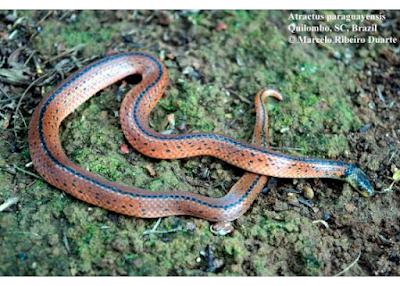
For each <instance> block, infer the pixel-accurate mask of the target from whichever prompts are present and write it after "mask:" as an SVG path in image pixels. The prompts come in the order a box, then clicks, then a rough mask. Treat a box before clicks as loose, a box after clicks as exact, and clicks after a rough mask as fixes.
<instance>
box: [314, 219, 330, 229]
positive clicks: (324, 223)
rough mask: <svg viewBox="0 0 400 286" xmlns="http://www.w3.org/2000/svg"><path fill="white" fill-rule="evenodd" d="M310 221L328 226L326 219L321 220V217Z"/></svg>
mask: <svg viewBox="0 0 400 286" xmlns="http://www.w3.org/2000/svg"><path fill="white" fill-rule="evenodd" d="M312 223H314V224H315V223H321V224H323V225H324V226H325V227H326V228H329V224H328V223H327V222H326V221H324V220H322V219H317V220H314V221H313V222H312Z"/></svg>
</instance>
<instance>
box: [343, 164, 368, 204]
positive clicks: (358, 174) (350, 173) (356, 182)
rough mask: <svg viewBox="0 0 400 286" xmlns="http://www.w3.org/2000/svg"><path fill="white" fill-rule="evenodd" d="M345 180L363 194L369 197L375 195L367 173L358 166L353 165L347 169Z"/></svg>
mask: <svg viewBox="0 0 400 286" xmlns="http://www.w3.org/2000/svg"><path fill="white" fill-rule="evenodd" d="M345 177H346V178H345V180H346V181H347V182H348V183H349V184H350V185H351V186H352V187H353V188H354V189H356V191H357V192H359V193H360V194H361V195H362V196H364V197H366V198H369V197H371V196H373V195H374V193H375V192H374V188H373V187H372V185H371V182H370V181H369V179H368V177H367V175H366V174H365V173H364V172H363V171H362V170H361V169H360V168H358V167H355V166H351V167H349V168H348V169H347V170H346V174H345Z"/></svg>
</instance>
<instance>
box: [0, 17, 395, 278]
mask: <svg viewBox="0 0 400 286" xmlns="http://www.w3.org/2000/svg"><path fill="white" fill-rule="evenodd" d="M291 13H294V14H301V15H307V14H313V13H314V14H321V15H335V14H336V15H340V14H345V15H381V16H382V15H383V16H384V19H381V20H379V19H377V20H364V21H361V20H357V19H354V20H351V21H350V22H345V20H341V19H338V20H336V21H334V22H332V24H343V23H350V24H355V23H358V24H365V25H371V24H377V29H378V31H377V32H372V34H371V33H370V32H357V33H355V32H351V31H349V32H341V33H340V35H343V34H345V35H347V36H349V37H352V36H357V37H367V36H368V35H375V36H381V37H396V38H397V39H400V32H399V31H400V29H399V28H400V12H399V11H296V12H295V11H198V10H190V11H0V138H1V140H0V205H4V204H9V206H8V207H5V209H4V210H2V211H1V212H0V275H72V276H75V275H136V276H142V275H153V276H156V275H157V276H160V275H161V276H163V275H182V276H183V275H186V276H187V275H193V276H278V275H285V276H298V275H318V276H323V275H329V276H330V275H338V274H339V275H345V276H348V275H353V276H366V275H371V276H398V275H400V204H399V202H400V182H398V180H399V178H398V177H399V176H400V175H399V171H398V169H400V72H399V71H400V47H399V44H398V43H397V44H376V43H359V44H302V43H293V44H290V43H289V42H288V37H289V36H290V35H291V34H290V33H289V31H288V25H290V24H291V23H293V22H296V23H297V26H301V25H302V24H308V25H310V24H319V23H321V22H318V21H315V20H304V19H297V20H293V19H291V18H290V16H291ZM299 34H300V35H310V33H309V32H300V33H299ZM317 34H318V33H317ZM320 35H328V36H334V35H339V33H338V32H334V31H332V32H324V33H321V34H320ZM125 51H146V52H149V53H151V54H153V55H154V56H157V57H159V58H161V59H162V60H163V61H164V63H165V64H166V66H167V68H168V73H169V75H170V82H171V83H170V86H169V87H168V90H167V91H166V95H165V96H164V97H163V99H162V100H161V101H160V103H159V104H158V105H157V107H156V108H155V110H154V111H153V112H152V114H151V118H150V124H151V126H152V128H154V129H155V130H157V131H160V132H161V131H165V130H168V129H170V128H171V123H170V121H168V118H171V115H172V116H174V118H175V126H176V128H175V130H174V132H175V133H190V132H199V131H204V132H215V133H220V134H226V135H229V136H232V137H235V138H238V139H241V140H246V141H249V140H250V139H251V135H252V131H253V127H254V122H255V111H254V104H253V99H254V95H255V93H256V92H257V90H259V89H261V88H263V87H266V86H271V87H274V88H276V89H277V90H279V91H280V92H282V94H283V95H284V97H285V98H284V101H283V102H279V103H278V102H277V101H274V100H270V101H268V108H269V115H270V139H271V148H272V149H273V150H277V151H281V152H284V153H289V154H294V155H300V156H308V157H315V158H329V159H335V160H341V161H345V162H350V163H353V164H356V165H358V166H359V167H360V168H362V169H363V170H364V171H365V172H366V173H367V175H368V176H369V178H370V179H371V181H372V183H373V186H374V188H375V191H376V195H375V196H374V197H371V198H364V197H361V196H360V195H359V194H358V193H357V192H356V191H354V190H353V189H352V188H351V187H350V186H349V185H348V184H346V183H343V182H341V181H337V180H327V179H307V180H303V179H301V180H297V179H278V178H270V179H269V181H268V184H267V186H266V188H265V189H264V191H263V193H262V194H260V196H259V197H258V198H257V199H256V201H255V202H254V203H253V206H252V207H251V208H250V210H249V211H247V212H246V213H245V214H244V215H242V216H241V217H239V218H238V219H237V220H236V221H234V222H233V223H232V226H233V231H232V232H231V233H229V234H227V235H226V236H217V235H214V234H213V233H212V232H211V231H210V226H211V225H212V224H211V223H210V222H208V221H205V220H202V219H196V218H192V217H186V216H178V217H168V218H164V219H162V220H161V221H160V223H159V225H158V227H157V229H156V231H155V232H154V231H153V232H150V233H149V232H148V231H149V230H151V229H153V227H154V226H155V224H156V223H158V222H157V220H156V219H140V218H135V217H128V216H124V215H120V214H116V213H113V212H109V211H106V210H104V209H101V208H98V207H95V206H91V205H88V204H86V203H84V202H82V201H79V200H78V199H75V198H74V197H72V196H70V195H69V194H66V193H64V192H61V191H59V190H57V189H55V188H53V187H52V186H50V185H49V184H47V183H46V182H45V181H44V180H42V179H41V178H40V177H39V176H38V175H37V173H36V172H35V169H34V166H32V164H31V160H30V158H29V152H28V142H27V125H28V122H29V120H30V116H31V114H32V112H33V110H34V109H35V107H36V106H37V105H38V103H39V102H40V100H41V98H42V96H44V95H45V94H47V93H48V92H49V91H50V90H51V89H52V88H53V87H55V86H56V85H57V84H58V83H60V82H61V80H62V79H63V78H66V77H67V76H68V75H69V74H71V73H72V72H73V71H74V70H77V69H78V68H80V67H82V66H84V65H85V64H87V63H89V62H91V61H93V60H95V59H97V58H100V57H102V56H104V55H108V54H113V53H118V52H125ZM130 82H131V81H129V80H128V81H127V82H122V83H117V84H115V85H113V86H111V87H110V88H107V89H105V90H104V91H102V92H100V93H99V94H98V95H96V96H94V97H93V98H91V99H90V100H89V101H88V102H86V103H84V104H83V105H82V106H81V107H80V108H79V109H78V110H77V111H76V112H74V113H73V114H72V115H71V116H69V117H68V118H67V119H66V120H64V122H63V126H62V130H61V133H60V134H61V138H62V144H63V147H64V149H65V151H66V154H67V155H68V156H69V158H71V160H73V161H74V162H76V163H77V164H78V165H80V166H82V167H84V168H86V169H88V170H90V171H91V172H93V173H96V174H98V175H100V176H102V177H105V178H107V179H109V180H111V181H115V182H119V183H122V184H126V185H131V186H137V187H141V188H144V189H149V190H152V191H158V190H166V189H167V190H178V189H179V190H185V191H191V192H196V193H200V194H204V195H209V196H213V197H218V196H222V195H223V194H225V193H226V192H227V191H228V190H229V189H230V187H231V186H232V185H233V184H234V183H235V182H236V181H237V180H238V179H239V178H240V176H241V175H242V174H243V170H240V169H237V168H235V167H232V166H230V165H229V164H227V163H225V162H223V161H220V160H218V159H215V158H211V157H195V158H187V159H181V160H155V159H151V158H147V157H145V156H144V155H141V154H140V153H138V152H137V151H135V150H134V149H133V148H131V147H128V146H126V144H127V141H126V140H125V139H124V137H123V134H122V131H121V128H120V125H119V118H118V116H119V115H118V111H119V105H120V101H121V98H122V97H123V95H124V94H125V93H126V92H127V90H128V89H129V87H130V86H131V83H130ZM0 208H1V207H0Z"/></svg>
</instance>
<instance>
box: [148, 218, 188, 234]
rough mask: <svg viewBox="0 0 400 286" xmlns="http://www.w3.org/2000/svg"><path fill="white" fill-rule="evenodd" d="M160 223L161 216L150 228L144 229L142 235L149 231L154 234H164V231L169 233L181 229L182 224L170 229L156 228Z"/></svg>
mask: <svg viewBox="0 0 400 286" xmlns="http://www.w3.org/2000/svg"><path fill="white" fill-rule="evenodd" d="M160 223H161V218H159V219H158V220H157V222H156V224H155V225H154V226H153V228H152V229H150V230H146V231H144V232H143V233H142V235H148V234H151V233H156V234H164V233H171V232H177V231H181V230H182V226H178V227H176V228H172V229H168V230H156V229H157V227H158V226H159V225H160Z"/></svg>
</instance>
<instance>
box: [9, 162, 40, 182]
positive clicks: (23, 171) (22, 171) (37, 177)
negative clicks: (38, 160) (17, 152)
mask: <svg viewBox="0 0 400 286" xmlns="http://www.w3.org/2000/svg"><path fill="white" fill-rule="evenodd" d="M14 168H15V169H16V170H18V171H20V172H21V173H24V174H26V175H30V176H32V177H34V178H36V179H39V180H42V178H41V177H39V176H38V175H36V174H34V173H32V172H29V171H26V170H24V169H21V168H20V167H18V166H16V165H14Z"/></svg>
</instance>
